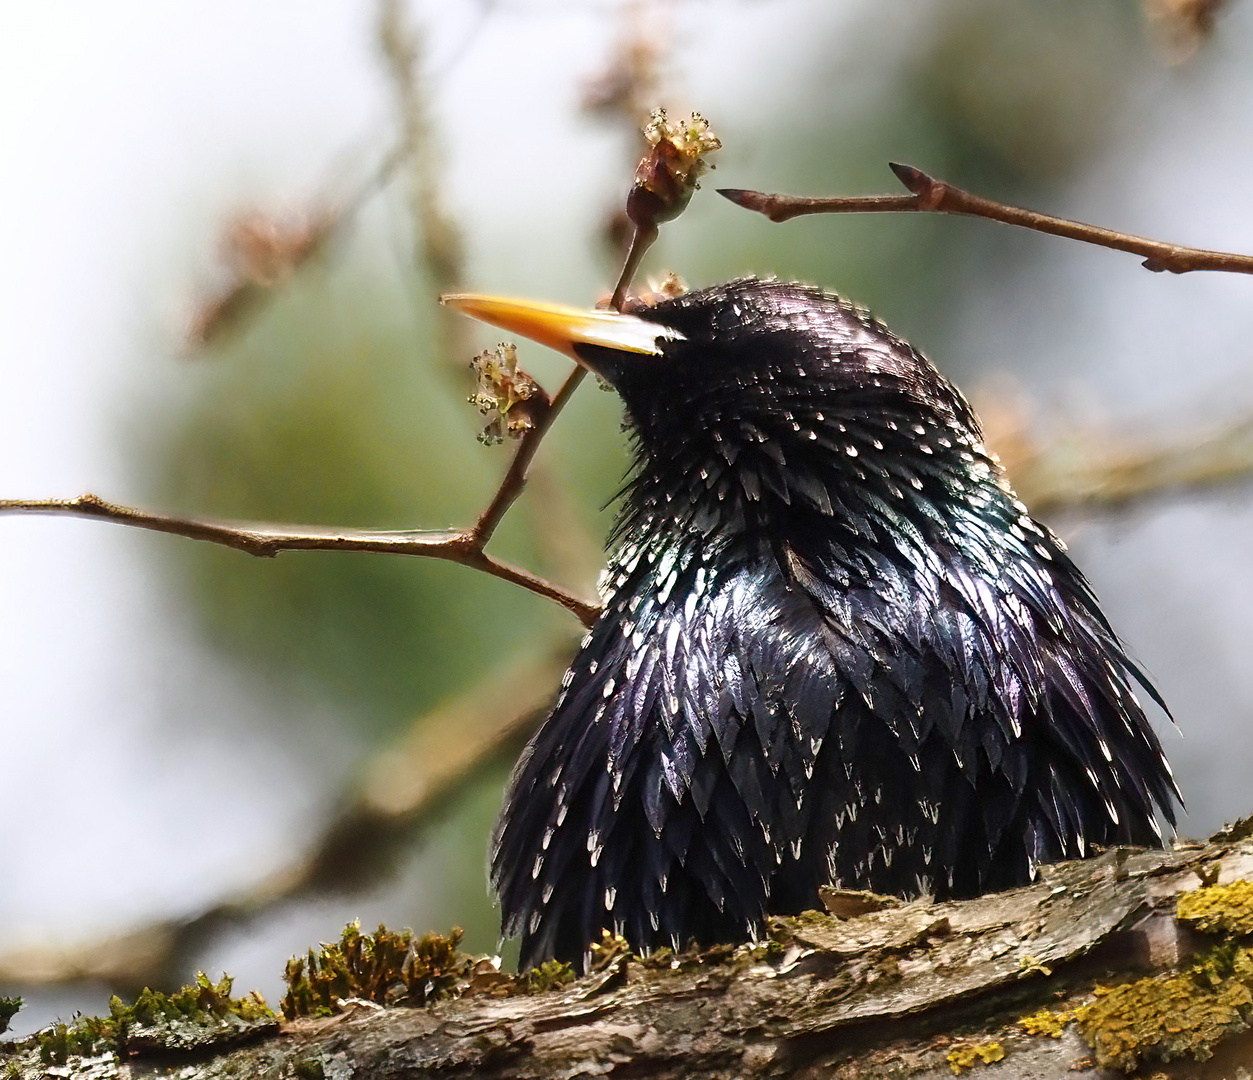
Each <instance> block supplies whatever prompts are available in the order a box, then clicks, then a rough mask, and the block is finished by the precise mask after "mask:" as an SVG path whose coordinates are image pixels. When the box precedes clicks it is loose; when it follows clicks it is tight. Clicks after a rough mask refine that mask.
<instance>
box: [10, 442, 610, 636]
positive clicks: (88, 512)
mask: <svg viewBox="0 0 1253 1080" xmlns="http://www.w3.org/2000/svg"><path fill="white" fill-rule="evenodd" d="M538 430H540V429H538V428H537V429H536V431H538ZM534 435H535V432H531V433H529V434H528V435H527V436H526V437H525V438H524V439H523V445H522V446H520V447H519V449H518V455H517V456H518V457H520V456H521V455H522V453H523V451H524V450H526V449H528V447H527V443H529V442H532V441H538V440H535V439H534ZM529 452H530V454H531V455H533V454H534V452H535V449H534V447H530V448H529ZM528 460H529V458H528ZM515 463H516V458H515ZM512 472H513V469H512V468H511V470H510V473H512ZM523 472H524V470H523ZM507 479H508V477H507ZM524 480H525V476H524V475H523V476H522V477H521V478H520V479H518V480H515V484H516V485H517V486H518V490H519V491H520V490H521V483H522V482H523V481H524ZM516 497H517V493H516V492H515V493H514V494H513V498H516ZM510 501H512V499H510ZM503 512H504V511H503V510H502V511H501V513H503ZM0 513H28V514H61V515H67V516H70V517H86V518H98V519H101V520H104V521H112V522H114V523H115V524H118V525H129V526H131V527H133V528H137V529H147V530H149V531H151V532H162V533H170V534H172V535H174V536H184V537H187V538H188V539H189V540H205V541H208V542H209V543H211V544H221V545H222V546H224V547H229V548H234V549H235V550H236V551H242V552H245V553H246V554H248V555H257V556H261V557H263V558H272V557H273V556H275V555H278V554H279V553H280V552H283V551H372V552H376V553H379V554H385V555H418V556H425V557H427V558H431V559H446V560H447V561H449V562H455V563H458V564H459V565H461V566H468V567H471V568H472V569H475V570H481V571H482V572H483V573H485V574H490V575H491V576H492V577H497V578H500V579H501V580H502V581H508V582H510V583H512V584H514V585H520V586H521V587H522V588H524V589H528V590H529V591H531V592H533V593H536V594H537V595H539V596H543V597H545V598H546V599H548V600H553V601H555V602H556V603H558V604H560V605H561V606H562V607H564V608H565V609H566V610H567V611H570V612H572V613H573V614H574V615H575V616H576V617H577V618H578V619H579V620H580V621H582V623H583V624H584V625H585V626H590V625H591V624H592V623H593V622H595V621H596V617H597V615H598V614H599V613H600V608H599V607H598V606H597V605H596V604H593V603H590V602H589V601H586V600H583V599H580V598H579V597H577V596H575V595H574V594H573V593H569V592H566V591H565V590H564V589H562V588H560V587H559V586H557V585H554V584H553V583H552V582H550V581H546V580H545V579H544V578H541V577H538V576H537V575H535V574H532V573H531V572H530V571H529V570H524V569H522V568H521V567H519V566H514V565H512V564H511V563H507V562H503V561H501V560H499V559H496V558H494V557H492V556H491V555H489V554H487V552H486V551H484V550H483V544H484V542H483V541H480V540H479V539H478V536H477V534H476V531H475V529H464V530H443V531H421V530H397V531H377V532H376V531H370V530H365V529H326V530H323V529H317V528H313V527H309V526H303V525H272V524H267V523H253V522H240V521H225V520H220V519H214V518H179V517H172V516H169V515H166V514H153V513H149V512H147V511H145V510H138V509H135V508H134V507H130V506H119V505H117V504H116V503H110V502H105V501H104V500H103V499H101V498H98V497H97V496H95V495H80V496H79V497H78V498H76V499H0ZM498 516H499V515H498Z"/></svg>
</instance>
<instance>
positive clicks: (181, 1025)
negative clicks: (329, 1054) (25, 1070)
mask: <svg viewBox="0 0 1253 1080" xmlns="http://www.w3.org/2000/svg"><path fill="white" fill-rule="evenodd" d="M277 1027H278V1021H277V1018H276V1017H275V1015H274V1013H273V1012H272V1011H271V1010H270V1007H269V1006H268V1005H266V1003H265V999H264V998H262V997H261V995H260V994H258V993H256V992H255V991H253V992H252V993H251V994H248V995H247V996H245V997H242V998H233V997H231V979H230V977H229V976H226V975H224V976H222V978H221V979H220V980H219V981H218V982H217V983H216V984H214V983H212V982H210V981H209V978H208V976H207V975H205V973H204V972H203V971H202V972H200V973H198V974H197V975H196V981H195V982H194V983H192V984H191V985H190V986H184V987H183V988H182V989H181V990H179V991H177V992H176V993H173V994H168V995H167V994H162V993H160V992H158V991H156V990H147V989H145V990H144V991H143V993H141V994H140V995H139V997H138V998H136V999H135V1002H134V1004H132V1005H127V1004H126V1003H125V1002H123V1001H122V999H121V998H119V997H117V996H114V997H113V998H111V999H110V1001H109V1015H108V1016H79V1017H77V1018H75V1019H74V1020H73V1021H71V1022H70V1023H68V1024H67V1023H62V1022H60V1021H58V1022H57V1023H55V1024H53V1025H51V1026H50V1027H48V1028H45V1029H44V1030H43V1031H41V1032H39V1033H38V1034H37V1035H36V1036H34V1038H33V1040H28V1042H30V1043H32V1044H33V1048H34V1049H35V1050H36V1051H37V1054H38V1058H39V1061H40V1062H41V1063H42V1064H44V1065H65V1064H66V1063H67V1062H68V1061H69V1059H70V1058H72V1057H77V1058H90V1057H95V1056H98V1055H101V1054H113V1055H115V1056H116V1057H117V1058H118V1059H125V1058H127V1057H130V1056H131V1055H139V1054H144V1053H147V1052H153V1051H165V1052H172V1051H183V1052H189V1051H205V1050H209V1049H212V1048H214V1047H221V1046H234V1045H237V1044H238V1043H240V1042H242V1041H244V1040H246V1039H248V1038H251V1037H256V1036H257V1035H259V1034H263V1033H265V1032H269V1031H273V1030H275V1029H276V1028H277Z"/></svg>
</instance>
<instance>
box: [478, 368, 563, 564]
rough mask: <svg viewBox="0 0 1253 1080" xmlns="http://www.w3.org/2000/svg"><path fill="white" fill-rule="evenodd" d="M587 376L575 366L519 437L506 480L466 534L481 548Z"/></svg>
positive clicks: (524, 482)
mask: <svg viewBox="0 0 1253 1080" xmlns="http://www.w3.org/2000/svg"><path fill="white" fill-rule="evenodd" d="M586 374H587V371H586V370H585V369H584V368H581V367H579V366H578V365H577V364H576V365H575V366H574V368H573V370H572V371H571V372H570V374H569V375H567V376H566V381H565V382H563V383H562V384H561V389H560V390H558V391H557V394H556V396H555V397H554V398H553V399H552V402H551V403H550V404H549V406H548V408H547V410H545V411H544V412H543V413H542V414H541V415H540V417H539V419H538V420H537V421H536V423H535V426H534V427H533V428H531V430H530V431H528V432H527V433H526V434H525V435H523V436H522V440H521V442H520V443H519V444H518V449H517V450H515V451H514V455H513V461H511V462H510V463H509V469H508V471H507V472H506V473H505V478H504V479H503V480H502V481H501V482H500V487H499V488H497V489H496V494H495V495H494V496H492V501H491V502H490V503H488V505H487V509H486V510H484V511H483V513H482V514H480V515H479V520H478V521H477V522H475V524H474V528H473V529H471V530H470V533H469V535H470V536H472V537H473V538H474V541H475V543H477V544H478V546H479V547H480V548H481V547H484V546H485V545H486V544H487V542H488V541H489V540H490V539H491V538H492V534H493V533H494V532H495V531H496V526H498V525H499V524H500V521H501V519H502V518H503V517H504V516H505V514H506V513H507V512H508V510H509V508H510V507H511V506H512V505H513V504H514V503H515V502H517V499H518V496H519V495H521V494H522V489H523V488H524V487H526V477H527V469H528V468H529V467H530V464H531V459H532V458H534V457H535V451H536V450H538V449H539V444H540V441H541V440H542V439H543V438H544V436H545V435H547V434H548V429H549V428H550V427H552V424H553V421H554V420H556V419H557V414H558V413H559V412H561V410H562V409H563V408H564V407H565V404H566V402H567V401H569V400H570V397H571V396H572V395H573V394H574V392H575V390H577V389H578V388H579V383H581V382H582V381H583V376H584V375H586Z"/></svg>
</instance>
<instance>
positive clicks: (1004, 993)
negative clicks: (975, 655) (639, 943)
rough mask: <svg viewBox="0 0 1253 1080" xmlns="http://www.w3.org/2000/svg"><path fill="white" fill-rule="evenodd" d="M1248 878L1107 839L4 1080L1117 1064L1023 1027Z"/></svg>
mask: <svg viewBox="0 0 1253 1080" xmlns="http://www.w3.org/2000/svg"><path fill="white" fill-rule="evenodd" d="M1244 879H1253V840H1247V839H1246V840H1239V841H1235V842H1226V843H1210V844H1180V845H1177V846H1176V847H1175V848H1174V849H1173V850H1169V851H1142V850H1134V849H1115V850H1111V851H1107V852H1105V853H1103V854H1101V855H1100V856H1098V857H1096V858H1092V859H1088V860H1084V861H1081V862H1072V863H1064V864H1059V865H1057V866H1052V867H1044V868H1042V871H1041V875H1040V879H1039V880H1038V881H1037V882H1036V883H1035V884H1033V885H1031V886H1029V887H1027V888H1023V889H1017V890H1014V891H1012V892H1006V893H1000V894H994V895H989V896H983V897H978V898H975V899H972V900H965V901H958V902H947V903H940V904H934V903H927V902H925V901H917V902H913V903H907V904H902V905H900V906H893V907H888V908H885V909H882V910H877V911H871V912H868V913H865V914H860V915H855V916H853V917H851V918H846V919H839V918H835V917H832V916H828V915H822V916H819V915H815V914H807V915H804V916H801V917H798V918H795V919H781V920H778V922H777V924H776V926H775V928H774V938H775V940H776V942H777V944H776V946H775V947H773V948H771V949H769V950H766V949H764V948H758V949H755V950H749V949H740V950H737V951H734V952H732V951H731V950H715V951H713V952H711V953H708V954H705V955H704V956H703V957H701V958H691V957H684V958H680V959H679V960H678V961H677V964H678V966H677V967H674V966H671V963H668V962H665V961H662V962H661V963H655V962H641V961H640V960H638V959H636V958H631V957H628V956H625V955H621V956H618V957H616V958H615V959H614V960H612V961H611V962H610V963H609V965H608V967H607V968H606V969H604V970H602V971H599V972H596V973H594V974H592V975H589V976H586V977H584V978H582V979H580V980H579V981H577V982H575V983H572V984H570V985H569V986H566V987H563V988H561V989H560V990H555V991H548V992H545V993H540V994H534V995H529V996H514V997H489V996H470V997H464V998H460V999H456V1000H447V1001H442V1002H438V1003H436V1004H434V1005H432V1006H429V1007H426V1008H418V1009H415V1008H386V1009H384V1008H380V1007H378V1006H373V1005H368V1004H367V1003H349V1004H348V1005H347V1008H346V1011H345V1012H343V1013H341V1014H340V1015H337V1016H334V1017H328V1018H322V1019H307V1020H296V1021H293V1022H289V1023H285V1024H282V1025H276V1024H268V1025H266V1024H262V1025H259V1026H258V1027H257V1028H256V1029H255V1030H252V1031H247V1032H241V1031H239V1030H238V1029H235V1030H232V1031H231V1032H229V1033H226V1034H225V1035H224V1036H223V1041H222V1042H221V1043H219V1044H215V1043H214V1042H213V1040H212V1039H209V1040H207V1041H206V1042H203V1043H202V1044H201V1045H199V1046H198V1047H194V1048H191V1049H188V1048H187V1047H186V1045H185V1041H184V1045H183V1048H182V1049H179V1048H177V1046H176V1045H174V1043H173V1042H171V1043H169V1044H167V1045H161V1043H160V1041H159V1040H156V1041H154V1040H153V1039H152V1038H151V1037H149V1038H147V1039H146V1040H145V1041H144V1043H143V1049H142V1050H141V1051H140V1052H138V1053H133V1054H131V1055H130V1056H129V1057H128V1058H127V1059H126V1060H125V1061H120V1060H119V1059H118V1058H117V1056H116V1055H114V1054H106V1055H103V1056H100V1057H95V1058H89V1059H83V1058H71V1059H70V1060H69V1061H68V1062H67V1063H66V1064H64V1065H61V1066H55V1065H53V1066H50V1065H46V1064H41V1063H40V1062H39V1060H38V1056H37V1053H36V1052H35V1051H34V1049H33V1048H32V1046H31V1045H30V1043H29V1041H27V1042H26V1043H21V1042H19V1043H17V1044H9V1045H8V1046H5V1045H4V1044H0V1077H3V1078H5V1080H19V1078H20V1080H34V1078H41V1080H42V1078H50V1077H64V1078H78V1080H87V1078H91V1080H110V1078H114V1077H118V1078H121V1077H136V1078H138V1077H167V1076H168V1077H175V1076H177V1077H180V1078H183V1080H210V1078H219V1077H228V1076H230V1077H265V1078H273V1080H280V1078H284V1080H285V1078H299V1080H318V1078H321V1080H350V1078H351V1080H400V1078H411V1077H439V1078H441V1080H453V1078H463V1077H464V1078H470V1077H474V1078H475V1080H506V1078H508V1080H515V1078H517V1080H521V1078H541V1077H543V1078H548V1077H561V1078H571V1080H572V1078H575V1077H593V1076H615V1077H644V1076H647V1077H659V1078H671V1077H673V1078H675V1080H678V1078H680V1077H692V1078H708V1080H724V1078H726V1080H731V1078H735V1080H748V1078H755V1077H789V1078H806V1080H808V1078H815V1080H816V1078H818V1077H823V1078H838V1080H870V1078H875V1080H880V1078H884V1080H886V1078H898V1077H900V1078H904V1077H910V1078H919V1080H921V1078H931V1080H937V1078H940V1077H951V1076H952V1075H953V1074H954V1072H955V1071H956V1070H955V1069H954V1067H953V1066H952V1065H951V1064H950V1058H949V1055H950V1053H952V1051H953V1050H954V1049H955V1048H957V1047H960V1046H961V1045H963V1044H979V1043H984V1042H988V1041H995V1042H996V1043H998V1044H999V1048H1000V1049H1001V1050H1002V1051H1003V1053H1004V1058H1003V1060H1001V1061H997V1062H993V1063H990V1064H976V1065H974V1066H973V1068H972V1070H971V1072H970V1073H969V1074H967V1075H972V1076H973V1077H975V1078H976V1080H982V1078H984V1077H986V1078H988V1080H992V1078H1008V1077H1013V1078H1019V1077H1032V1078H1039V1080H1051V1078H1055V1077H1056V1078H1062V1077H1066V1078H1070V1077H1075V1076H1083V1075H1087V1076H1092V1077H1112V1076H1121V1075H1123V1074H1121V1073H1115V1072H1108V1071H1106V1070H1102V1069H1100V1068H1098V1067H1097V1066H1096V1064H1095V1062H1094V1061H1093V1058H1092V1054H1091V1051H1090V1050H1089V1049H1088V1047H1087V1046H1086V1045H1085V1044H1084V1042H1083V1041H1082V1039H1081V1038H1080V1036H1079V1034H1078V1033H1077V1032H1076V1030H1075V1026H1074V1025H1073V1024H1072V1025H1071V1026H1070V1027H1068V1028H1066V1030H1065V1031H1064V1032H1063V1034H1062V1035H1061V1037H1059V1038H1051V1037H1048V1036H1046V1035H1039V1036H1033V1035H1028V1034H1026V1033H1025V1032H1024V1031H1023V1030H1022V1028H1020V1027H1019V1026H1018V1025H1017V1023H1016V1021H1017V1020H1018V1019H1019V1018H1020V1017H1021V1016H1023V1015H1024V1014H1026V1013H1030V1012H1033V1011H1035V1010H1037V1009H1040V1008H1042V1007H1049V1008H1054V1009H1059V1008H1063V1007H1065V1005H1066V1004H1067V1003H1068V1002H1074V1001H1079V1000H1085V999H1086V998H1087V997H1088V995H1089V992H1090V990H1091V988H1092V986H1093V985H1094V983H1096V982H1098V981H1102V982H1110V981H1117V980H1119V979H1120V978H1127V977H1132V976H1139V975H1142V974H1144V973H1146V972H1149V971H1160V970H1169V969H1173V968H1178V967H1179V966H1180V965H1181V964H1184V963H1186V961H1187V960H1188V959H1189V957H1190V956H1191V955H1192V954H1193V952H1194V951H1195V950H1196V949H1197V948H1198V947H1199V946H1200V944H1201V943H1205V942H1208V941H1209V940H1212V939H1205V938H1202V937H1201V936H1200V935H1197V934H1195V933H1194V932H1193V931H1191V930H1190V929H1189V928H1188V927H1186V926H1183V925H1181V924H1179V923H1177V922H1176V920H1175V904H1176V900H1177V898H1178V896H1179V895H1180V894H1181V893H1184V892H1188V891H1191V890H1193V889H1196V888H1198V887H1199V886H1201V885H1208V884H1216V883H1217V884H1226V883H1228V882H1231V881H1236V880H1244ZM1250 1035H1253V1033H1246V1034H1244V1035H1237V1036H1235V1037H1233V1038H1231V1039H1229V1040H1227V1042H1225V1043H1223V1044H1221V1045H1220V1046H1219V1047H1218V1049H1217V1052H1216V1053H1215V1055H1214V1056H1213V1057H1212V1058H1210V1059H1209V1060H1208V1061H1204V1062H1196V1061H1193V1060H1191V1059H1185V1060H1182V1061H1176V1062H1172V1063H1170V1064H1168V1065H1165V1066H1162V1065H1156V1064H1155V1065H1152V1066H1150V1067H1147V1068H1145V1069H1143V1070H1142V1075H1144V1076H1154V1077H1156V1076H1159V1075H1164V1076H1168V1077H1178V1078H1185V1077H1186V1078H1196V1080H1218V1078H1220V1077H1221V1078H1231V1080H1235V1078H1236V1077H1239V1076H1242V1075H1247V1073H1244V1072H1243V1071H1242V1070H1243V1069H1244V1067H1245V1066H1253V1038H1250ZM241 1039H243V1040H245V1041H244V1042H243V1043H242V1044H241V1042H240V1040H241ZM963 1071H964V1070H963ZM1137 1075H1141V1074H1137Z"/></svg>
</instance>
